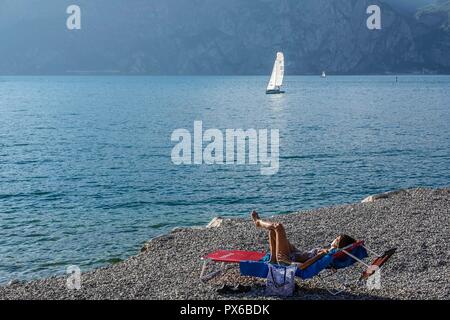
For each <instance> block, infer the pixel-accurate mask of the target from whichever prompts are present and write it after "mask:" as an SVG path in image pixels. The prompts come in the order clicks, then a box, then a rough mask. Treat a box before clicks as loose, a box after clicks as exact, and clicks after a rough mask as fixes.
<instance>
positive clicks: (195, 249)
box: [0, 188, 450, 299]
mask: <svg viewBox="0 0 450 320" xmlns="http://www.w3.org/2000/svg"><path fill="white" fill-rule="evenodd" d="M261 215H262V217H264V218H267V217H266V216H265V215H264V212H261ZM270 219H276V220H277V221H280V222H282V223H283V224H284V225H285V226H286V231H287V234H288V237H289V238H290V239H291V240H292V242H293V243H294V244H296V245H297V246H298V247H300V248H305V249H309V248H313V247H317V246H325V245H326V244H328V243H329V242H330V240H332V239H333V238H334V237H335V235H337V234H339V233H348V234H350V235H354V236H355V237H357V238H359V239H364V240H366V243H367V245H368V246H369V247H370V248H371V249H375V250H376V251H378V252H383V251H384V250H387V249H390V248H392V247H397V248H398V251H397V253H396V254H395V255H394V256H393V257H392V258H391V260H389V262H388V263H387V264H386V265H385V268H383V269H382V271H383V272H382V288H381V289H380V290H371V291H369V290H368V289H366V288H365V287H361V286H359V287H358V286H353V285H351V286H350V287H349V289H348V290H346V291H345V292H344V293H342V294H340V295H338V296H332V295H330V294H328V293H327V291H325V290H324V288H323V285H322V284H321V283H320V282H318V281H317V279H311V280H307V281H303V280H299V281H297V283H298V284H299V287H300V289H299V291H298V292H297V293H296V295H295V296H294V297H293V298H294V299H449V298H450V280H449V279H448V277H447V276H446V275H448V274H449V273H450V254H449V252H450V232H449V231H450V188H443V189H422V188H416V189H408V190H397V191H392V192H387V193H384V194H380V195H373V196H370V197H367V198H366V199H362V202H361V203H355V204H349V205H338V206H331V207H324V208H319V209H311V210H307V211H301V212H292V213H288V214H282V215H277V216H273V217H270ZM267 247H268V243H267V234H266V233H265V232H264V231H263V230H259V229H258V230H257V229H256V228H255V227H254V226H253V225H252V222H251V221H250V219H249V218H227V219H221V218H215V219H213V220H212V221H211V222H210V223H209V224H208V226H206V227H186V228H174V229H173V230H172V231H171V232H169V233H167V234H164V235H160V236H157V237H155V238H152V239H150V240H149V241H148V242H146V243H145V244H144V246H143V247H142V249H141V252H139V253H137V254H136V255H134V256H131V257H129V258H127V259H125V260H123V261H121V262H118V263H116V264H110V265H107V266H105V267H101V268H97V269H93V270H90V271H87V272H84V273H82V276H81V289H80V290H68V289H67V288H66V280H67V277H65V276H53V277H49V278H43V279H37V280H31V281H26V282H22V281H13V282H12V283H10V284H7V285H1V286H0V299H230V298H231V299H265V298H270V297H266V296H264V292H263V286H264V279H263V280H261V279H254V278H248V277H241V276H240V275H239V272H238V269H237V268H236V267H233V268H231V269H230V270H228V271H227V272H226V273H225V274H223V275H220V276H219V277H216V278H214V279H212V280H210V281H209V282H207V283H203V282H201V281H200V280H199V274H200V269H201V260H200V258H201V257H202V256H204V255H206V254H207V253H209V252H211V251H214V250H217V249H241V250H267ZM349 269H353V267H352V268H349ZM350 271H351V270H344V272H343V274H344V277H346V278H347V277H350V276H351V274H350ZM360 271H362V270H361V268H360V267H359V269H358V271H357V272H360ZM354 276H355V270H353V277H354ZM349 279H350V278H349ZM224 283H227V284H239V283H240V284H247V285H251V287H252V290H251V291H250V292H249V293H246V294H239V295H225V296H221V295H219V294H218V293H216V289H217V288H218V287H220V286H221V285H222V284H224ZM335 285H337V284H332V285H331V287H333V286H335Z"/></svg>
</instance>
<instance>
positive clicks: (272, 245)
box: [269, 230, 277, 263]
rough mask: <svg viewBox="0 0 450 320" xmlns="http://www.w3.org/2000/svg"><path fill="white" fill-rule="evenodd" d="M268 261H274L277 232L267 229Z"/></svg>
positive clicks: (275, 260)
mask: <svg viewBox="0 0 450 320" xmlns="http://www.w3.org/2000/svg"><path fill="white" fill-rule="evenodd" d="M269 246H270V261H269V262H270V263H276V262H277V258H276V255H277V254H276V252H277V233H276V232H275V230H269Z"/></svg>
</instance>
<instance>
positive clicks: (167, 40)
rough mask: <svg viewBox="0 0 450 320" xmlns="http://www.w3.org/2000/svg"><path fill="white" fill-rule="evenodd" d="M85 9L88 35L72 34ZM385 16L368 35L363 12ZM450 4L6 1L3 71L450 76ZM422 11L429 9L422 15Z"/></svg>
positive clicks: (413, 0) (1, 17) (0, 35)
mask: <svg viewBox="0 0 450 320" xmlns="http://www.w3.org/2000/svg"><path fill="white" fill-rule="evenodd" d="M70 4H78V5H79V6H80V7H81V10H82V29H81V30H76V31H69V30H67V28H66V18H67V16H68V15H67V14H66V8H67V6H68V5H70ZM370 4H378V5H380V7H381V9H382V29H381V30H368V29H367V27H366V20H367V17H368V15H367V14H366V9H367V7H368V6H369V5H370ZM449 4H450V1H440V0H384V1H372V0H371V1H366V0H340V1H330V0H276V1H274V0H227V1H224V0H164V1H156V0H95V1H92V0H70V1H67V0H44V1H42V0H41V1H38V0H0V39H2V41H0V74H68V73H69V74H70V73H74V72H88V73H89V72H90V73H105V72H116V73H124V74H268V73H269V72H270V70H271V65H272V63H273V59H274V57H275V52H276V51H277V50H282V51H284V53H285V57H286V64H287V66H286V72H287V73H288V74H318V73H319V72H321V70H327V71H328V73H330V74H332V73H339V74H351V73H402V72H405V73H410V72H420V73H421V72H427V73H450V59H449V58H448V57H449V56H450V31H449V28H448V26H449V17H450V15H449V14H450V9H449V7H450V5H449ZM424 6H425V8H424Z"/></svg>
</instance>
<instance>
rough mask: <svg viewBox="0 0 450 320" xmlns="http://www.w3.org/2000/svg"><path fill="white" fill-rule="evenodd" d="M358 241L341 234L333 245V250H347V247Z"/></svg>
mask: <svg viewBox="0 0 450 320" xmlns="http://www.w3.org/2000/svg"><path fill="white" fill-rule="evenodd" d="M355 242H356V240H355V239H354V238H352V237H350V236H349V235H346V234H341V235H339V236H338V237H337V238H336V239H334V241H333V242H332V243H331V247H332V248H339V249H341V248H345V247H346V246H348V245H350V244H352V243H355Z"/></svg>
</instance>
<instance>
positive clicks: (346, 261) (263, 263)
mask: <svg viewBox="0 0 450 320" xmlns="http://www.w3.org/2000/svg"><path fill="white" fill-rule="evenodd" d="M368 251H369V249H368V248H366V247H365V246H364V241H363V240H360V241H357V242H355V243H353V244H351V245H349V246H347V247H345V248H342V249H332V250H330V251H329V252H328V253H325V254H321V255H318V256H316V257H314V258H312V259H310V260H308V261H306V262H305V263H302V264H297V271H296V273H295V275H296V276H297V277H299V278H301V279H310V278H313V277H316V276H317V277H318V279H319V280H320V281H321V282H322V283H323V284H324V285H325V288H326V290H327V291H328V292H329V293H331V294H332V295H336V294H339V293H341V292H342V291H344V290H345V289H346V285H345V283H342V282H341V283H340V284H341V289H339V290H332V289H329V287H328V284H327V282H326V281H325V278H326V277H322V276H321V275H319V273H321V271H323V270H325V269H331V270H333V271H336V270H338V269H343V268H347V267H349V266H351V265H353V264H355V263H359V264H361V265H362V266H364V267H366V268H367V269H366V270H365V271H364V272H363V274H362V275H361V277H360V278H359V280H362V279H365V280H367V279H368V278H369V277H370V276H371V275H372V274H374V273H375V271H376V270H377V268H381V266H382V265H383V264H384V263H385V262H386V261H387V260H388V259H389V258H390V257H391V256H392V254H393V253H394V252H395V249H391V250H389V251H386V252H385V253H384V254H383V255H381V256H378V257H377V258H376V259H375V260H374V262H373V263H372V264H370V265H369V264H366V263H365V262H364V261H363V260H364V259H365V258H367V257H368ZM370 252H372V253H374V252H373V251H370ZM269 259H270V254H267V255H266V256H264V257H263V258H262V259H260V260H258V261H241V262H240V263H239V267H240V272H241V275H243V276H251V277H259V278H266V277H267V273H268V271H269V265H268V260H269ZM333 273H334V272H333ZM333 273H330V274H329V275H328V276H330V275H331V274H333Z"/></svg>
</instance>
